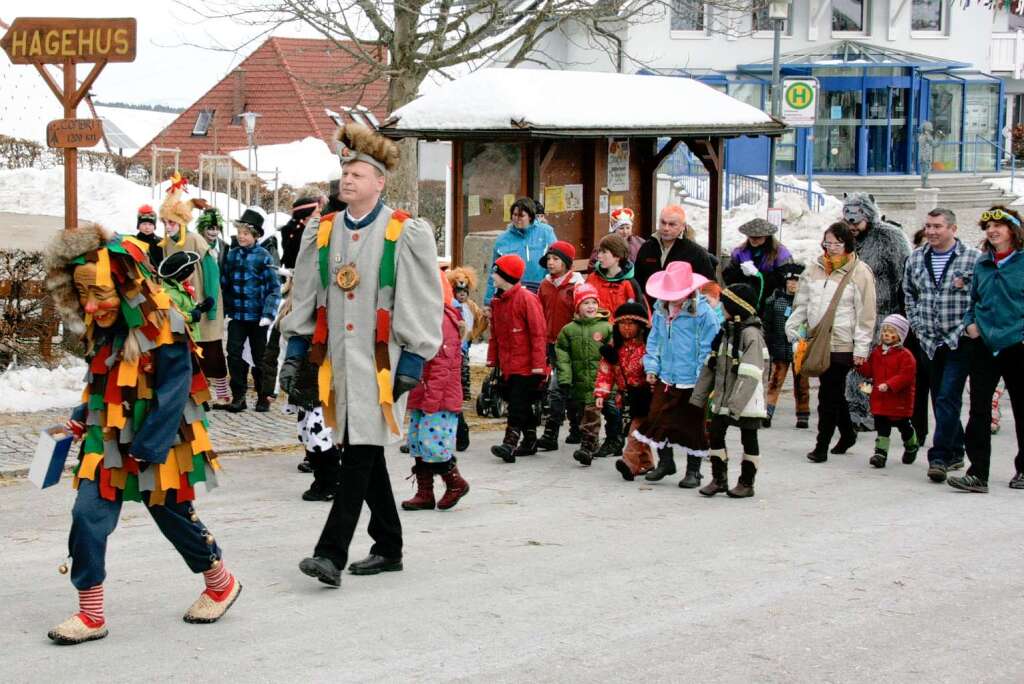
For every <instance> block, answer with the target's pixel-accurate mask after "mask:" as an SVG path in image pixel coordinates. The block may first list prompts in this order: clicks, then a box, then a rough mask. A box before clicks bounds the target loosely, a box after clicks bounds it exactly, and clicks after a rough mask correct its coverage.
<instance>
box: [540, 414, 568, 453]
mask: <svg viewBox="0 0 1024 684" xmlns="http://www.w3.org/2000/svg"><path fill="white" fill-rule="evenodd" d="M561 427H562V426H561V424H559V423H556V422H555V421H553V420H548V421H546V422H545V423H544V434H542V435H541V436H540V439H538V440H537V451H558V432H559V430H560V429H561Z"/></svg>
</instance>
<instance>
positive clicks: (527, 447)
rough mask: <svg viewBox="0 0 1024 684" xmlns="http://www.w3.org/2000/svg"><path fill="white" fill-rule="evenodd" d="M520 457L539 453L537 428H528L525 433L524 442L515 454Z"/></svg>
mask: <svg viewBox="0 0 1024 684" xmlns="http://www.w3.org/2000/svg"><path fill="white" fill-rule="evenodd" d="M513 453H514V454H515V456H516V457H517V458H518V457H519V456H533V455H534V454H536V453H537V428H528V429H526V430H525V431H524V432H523V441H522V442H520V443H519V446H518V447H516V449H515V451H514V452H513Z"/></svg>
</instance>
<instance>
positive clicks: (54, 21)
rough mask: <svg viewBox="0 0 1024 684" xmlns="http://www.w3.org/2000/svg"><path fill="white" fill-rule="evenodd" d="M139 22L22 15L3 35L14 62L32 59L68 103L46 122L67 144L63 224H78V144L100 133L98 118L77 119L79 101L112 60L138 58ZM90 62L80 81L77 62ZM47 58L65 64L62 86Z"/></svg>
mask: <svg viewBox="0 0 1024 684" xmlns="http://www.w3.org/2000/svg"><path fill="white" fill-rule="evenodd" d="M135 45H136V23H135V19H133V18H125V19H67V18H52V17H46V18H37V17H31V18H29V17H21V18H18V19H15V20H14V22H13V23H12V24H11V26H10V28H9V29H8V31H7V33H5V34H4V37H3V38H0V47H2V48H3V49H4V52H6V53H7V56H8V57H9V58H10V60H11V62H12V63H13V64H31V65H32V66H34V67H35V68H36V71H38V72H39V75H40V76H42V77H43V80H44V81H45V82H46V85H48V86H49V87H50V90H52V91H53V94H54V95H56V96H57V99H58V100H60V101H61V104H62V105H64V119H61V120H57V121H51V122H50V125H49V126H47V136H46V138H47V142H48V144H49V145H50V146H51V147H60V148H63V149H64V228H66V229H67V228H74V227H76V226H77V225H78V148H79V147H91V146H92V145H94V144H96V141H97V140H98V137H97V133H98V134H99V136H102V128H100V129H97V126H99V125H100V124H99V122H97V121H94V120H83V121H75V111H76V109H77V108H78V103H79V102H81V101H82V98H84V97H85V96H86V94H87V93H88V92H89V88H91V87H92V84H93V83H95V81H96V78H97V77H98V76H99V75H100V72H101V71H103V67H105V66H106V65H107V63H108V62H132V61H135ZM79 62H82V63H92V64H93V67H92V69H91V70H90V71H89V74H88V75H87V76H86V77H85V80H84V81H82V84H81V85H78V80H77V79H76V78H75V65H76V64H78V63H79ZM46 64H62V65H63V67H64V83H63V86H64V87H63V88H61V86H60V85H58V84H57V82H56V81H55V80H54V78H53V76H51V75H50V72H49V71H47V70H46V67H45V66H44V65H46Z"/></svg>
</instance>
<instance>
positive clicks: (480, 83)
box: [385, 69, 784, 137]
mask: <svg viewBox="0 0 1024 684" xmlns="http://www.w3.org/2000/svg"><path fill="white" fill-rule="evenodd" d="M385 128H386V129H390V130H391V131H392V134H393V135H399V134H408V135H416V134H431V133H437V134H439V137H448V136H445V133H448V134H466V133H476V134H479V133H486V132H500V131H507V132H509V133H510V134H513V135H516V134H519V135H522V134H524V133H525V134H527V135H530V134H534V135H538V136H546V135H548V136H558V135H580V134H586V133H587V132H588V131H589V132H592V133H593V134H595V135H615V134H622V135H632V136H637V135H641V136H661V135H723V134H725V135H728V134H742V133H777V132H781V131H782V130H783V128H784V127H783V124H781V123H779V122H777V121H775V120H774V119H772V118H771V117H770V116H769V115H768V114H766V113H764V112H762V111H761V110H760V109H757V108H756V107H752V106H750V105H748V104H746V103H744V102H740V101H739V100H737V99H735V98H733V97H730V96H728V95H726V94H725V93H721V92H719V91H717V90H715V89H714V88H711V87H709V86H706V85H704V84H703V83H700V82H698V81H694V80H692V79H688V78H677V77H666V76H640V75H632V74H609V73H600V72H590V71H548V70H541V69H481V70H479V71H476V72H474V73H472V74H469V75H467V76H464V77H463V78H459V79H456V80H454V81H452V82H450V83H447V84H445V85H443V86H441V87H440V88H438V89H436V90H434V91H432V92H430V93H427V94H425V95H423V96H421V97H419V98H418V99H416V100H413V101H412V102H410V103H409V104H407V105H405V106H404V107H401V108H399V109H397V110H396V111H395V112H394V113H393V114H392V115H391V117H390V118H389V119H388V121H387V122H386V123H385ZM450 137H459V136H458V135H454V136H450Z"/></svg>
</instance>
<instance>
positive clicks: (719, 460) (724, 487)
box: [700, 451, 729, 496]
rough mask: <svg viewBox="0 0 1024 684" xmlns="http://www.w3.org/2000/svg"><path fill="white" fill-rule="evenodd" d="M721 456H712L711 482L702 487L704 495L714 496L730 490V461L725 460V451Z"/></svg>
mask: <svg viewBox="0 0 1024 684" xmlns="http://www.w3.org/2000/svg"><path fill="white" fill-rule="evenodd" d="M721 454H722V455H721V456H716V455H712V456H711V482H708V483H707V484H706V485H704V486H703V487H701V489H700V493H701V494H703V495H704V496H714V495H715V494H719V493H722V492H727V491H729V463H728V462H727V461H726V460H725V458H728V457H727V456H726V457H725V458H723V456H725V451H722V452H721Z"/></svg>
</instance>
